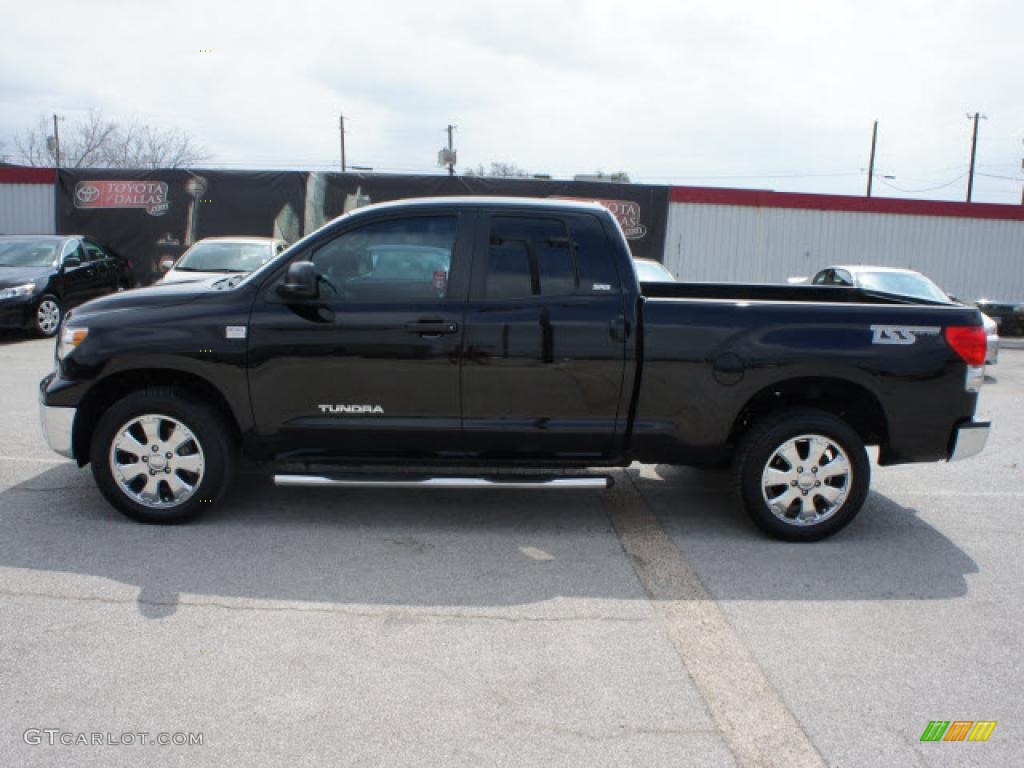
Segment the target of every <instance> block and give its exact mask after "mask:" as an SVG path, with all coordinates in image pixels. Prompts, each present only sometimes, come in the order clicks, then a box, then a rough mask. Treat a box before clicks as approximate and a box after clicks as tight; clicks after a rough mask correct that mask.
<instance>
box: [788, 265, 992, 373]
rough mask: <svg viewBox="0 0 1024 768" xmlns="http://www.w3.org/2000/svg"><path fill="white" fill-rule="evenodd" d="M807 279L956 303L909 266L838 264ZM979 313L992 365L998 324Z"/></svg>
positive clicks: (815, 283) (988, 361)
mask: <svg viewBox="0 0 1024 768" xmlns="http://www.w3.org/2000/svg"><path fill="white" fill-rule="evenodd" d="M790 282H791V283H792V282H796V280H795V279H794V278H790ZM811 282H812V283H813V284H814V285H845V286H855V287H857V288H861V289H863V290H865V291H881V292H882V293H894V294H897V295H898V296H909V297H910V298H912V299H924V300H926V301H941V302H943V303H944V304H959V303H960V302H958V301H956V300H955V299H953V298H951V297H950V296H949V294H947V293H946V292H945V291H943V290H942V289H941V288H939V286H937V285H936V284H935V283H933V282H932V281H931V280H929V279H928V278H927V277H925V276H924V275H922V274H921V273H920V272H915V271H914V270H912V269H898V268H896V267H869V266H864V265H859V264H858V265H841V266H834V267H826V268H825V269H823V270H821V271H820V272H818V274H816V275H815V276H814V277H813V279H812V280H811ZM980 314H981V321H982V323H983V324H984V326H985V336H986V337H987V345H986V351H985V362H986V363H987V364H988V365H995V364H996V362H997V361H998V360H999V326H998V325H997V324H996V321H995V320H993V319H992V318H991V317H989V316H988V315H986V314H985V313H984V312H981V313H980Z"/></svg>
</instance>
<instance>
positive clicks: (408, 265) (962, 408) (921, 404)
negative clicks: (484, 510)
mask: <svg viewBox="0 0 1024 768" xmlns="http://www.w3.org/2000/svg"><path fill="white" fill-rule="evenodd" d="M984 357H985V333H984V331H983V329H982V326H981V319H980V316H979V313H978V312H977V311H976V310H974V309H969V308H966V307H960V306H950V305H939V304H936V305H934V306H932V305H928V304H926V303H921V302H912V301H911V300H907V299H905V298H900V297H895V296H888V295H885V294H871V293H867V292H864V291H861V290H859V289H856V288H833V287H817V286H784V285H780V286H769V285H721V284H670V283H660V284H654V283H650V284H647V283H645V284H642V285H641V284H639V283H638V281H637V278H636V274H635V272H634V269H633V264H632V260H631V258H630V253H629V249H628V246H627V244H626V240H625V238H624V237H623V234H622V232H621V230H620V229H619V227H618V225H617V223H616V221H615V219H614V217H613V216H612V215H611V214H610V213H608V212H607V211H606V210H605V209H604V208H602V207H600V206H599V205H597V204H589V203H579V202H566V201H553V200H552V201H546V200H519V199H503V198H435V199H425V200H410V201H402V202H397V203H386V204H381V205H375V206H371V207H367V208H364V209H360V210H358V211H355V212H353V213H350V214H347V215H345V216H343V217H341V218H339V219H337V220H335V221H333V222H331V223H330V224H328V225H327V226H325V227H323V228H322V229H320V230H318V231H317V232H314V233H313V234H311V235H309V236H307V237H306V238H305V239H303V240H301V241H300V242H298V243H296V244H295V245H294V246H293V247H291V248H289V249H288V250H287V251H285V252H284V253H283V254H281V255H280V256H279V257H277V258H276V259H274V260H272V261H271V262H269V263H268V264H266V265H265V266H264V267H262V268H261V269H259V270H257V271H256V272H254V273H252V274H249V275H247V276H239V275H233V276H226V277H222V278H216V277H215V278H208V279H204V280H200V281H196V282H182V283H177V284H174V285H167V286H156V287H153V288H147V289H141V290H134V291H128V292H125V293H121V294H117V295H114V296H109V297H105V298H102V299H98V300H95V301H92V302H89V303H88V304H85V305H83V306H82V307H80V308H78V309H75V310H73V311H72V312H71V313H69V314H68V315H67V316H66V317H65V319H64V322H63V325H62V328H61V333H60V335H59V339H58V343H57V353H56V358H57V361H56V370H55V371H54V372H53V373H51V374H50V375H49V376H47V377H46V378H45V379H44V380H43V381H42V383H41V385H40V387H41V388H40V407H41V420H42V424H43V428H44V432H45V435H46V438H47V441H48V442H49V444H50V446H51V447H52V448H53V449H54V450H56V451H57V452H58V453H61V454H63V455H65V456H69V457H72V458H74V459H75V460H76V461H77V462H78V463H79V465H82V466H84V465H85V464H86V463H91V464H92V471H93V474H94V476H95V479H96V482H97V484H98V485H99V488H100V489H101V491H102V492H103V494H104V495H105V496H106V498H107V499H108V500H109V501H110V502H111V503H112V504H113V505H114V506H115V507H117V508H118V509H120V510H121V511H122V512H124V513H125V514H127V515H129V516H130V517H132V518H135V519H137V520H141V521H144V522H161V523H169V522H179V521H183V520H186V519H189V518H193V517H195V516H196V515H198V514H199V513H200V512H201V511H202V510H203V509H204V508H206V507H208V506H209V504H210V503H211V502H213V501H214V500H216V499H217V498H218V497H219V496H220V495H221V493H222V492H223V491H224V490H225V488H226V487H227V486H228V484H229V481H230V479H231V477H232V470H233V467H234V464H235V460H236V458H237V456H238V455H239V453H241V454H243V455H245V456H246V457H248V458H249V459H251V460H255V461H257V462H261V463H263V464H264V465H266V466H268V467H269V468H270V470H271V471H272V472H273V473H274V478H275V482H277V483H278V484H279V485H362V486H366V485H371V486H372V485H384V484H387V485H391V484H407V485H415V486H417V487H445V488H451V487H480V486H514V487H520V488H522V487H530V488H534V487H539V488H558V487H570V488H572V487H589V486H594V485H599V486H601V487H604V486H605V484H606V483H607V482H608V481H609V479H608V478H607V477H605V476H601V475H600V474H596V473H594V472H593V470H592V469H589V470H588V471H587V472H581V471H579V469H581V468H594V467H613V466H624V465H627V464H628V463H629V462H631V461H641V462H658V463H668V464H691V465H705V464H717V463H721V462H723V461H726V460H728V459H729V458H732V460H733V463H734V466H735V470H736V477H737V488H738V491H739V495H740V497H741V499H742V502H743V504H744V505H745V507H746V509H747V510H748V511H749V513H750V515H751V516H752V518H753V519H754V521H755V522H756V523H757V524H758V525H760V526H761V527H762V528H764V529H765V530H767V531H768V532H770V533H772V534H774V535H776V536H779V537H782V538H787V539H793V540H809V539H818V538H821V537H823V536H827V535H829V534H831V533H833V532H835V531H837V530H838V529H839V528H841V527H842V526H843V525H845V524H846V523H848V522H849V521H850V520H851V519H852V518H853V516H854V515H855V514H856V513H857V511H858V510H859V508H860V506H861V504H862V503H863V502H864V499H865V497H866V495H867V492H868V487H869V483H870V465H869V460H868V456H867V453H866V451H865V445H877V446H878V447H879V463H880V464H883V465H884V464H897V463H901V462H914V461H942V460H948V459H958V458H962V457H965V456H970V455H973V454H975V453H977V452H979V451H980V450H981V449H982V447H983V446H984V443H985V440H986V438H987V436H988V431H989V425H988V424H987V423H979V422H976V421H974V419H973V417H974V411H975V404H976V401H977V397H978V394H977V393H978V389H979V387H980V385H981V382H982V380H983V378H984V366H983V364H984ZM573 468H577V470H576V471H575V473H574V472H573Z"/></svg>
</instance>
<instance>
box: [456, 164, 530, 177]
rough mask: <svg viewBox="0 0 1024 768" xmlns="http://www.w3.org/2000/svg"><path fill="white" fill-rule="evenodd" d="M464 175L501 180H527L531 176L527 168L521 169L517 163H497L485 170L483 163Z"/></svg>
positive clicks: (469, 169)
mask: <svg viewBox="0 0 1024 768" xmlns="http://www.w3.org/2000/svg"><path fill="white" fill-rule="evenodd" d="M464 174H465V175H466V176H496V177H501V178H517V179H522V178H527V177H529V176H530V175H531V174H530V172H529V171H528V170H526V169H525V168H520V167H519V166H518V165H516V164H515V163H507V162H497V163H491V164H490V168H485V167H484V164H483V163H480V164H479V165H477V166H476V167H475V168H468V169H467V170H466V171H465V172H464Z"/></svg>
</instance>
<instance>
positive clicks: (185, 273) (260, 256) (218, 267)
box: [159, 237, 288, 283]
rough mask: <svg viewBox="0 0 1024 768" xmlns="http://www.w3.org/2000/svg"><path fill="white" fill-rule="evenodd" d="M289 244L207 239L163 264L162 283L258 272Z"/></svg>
mask: <svg viewBox="0 0 1024 768" xmlns="http://www.w3.org/2000/svg"><path fill="white" fill-rule="evenodd" d="M287 247H288V244H287V243H285V242H284V240H275V239H273V238H270V237H207V238H203V239H202V240H200V241H199V242H198V243H196V244H195V245H193V246H192V247H191V248H189V249H188V250H187V251H185V252H184V253H183V254H182V255H181V257H180V258H179V259H178V260H177V261H174V262H161V264H160V268H161V269H165V268H166V270H167V274H165V275H164V276H163V277H162V278H161V279H160V281H159V282H161V283H177V282H180V281H182V280H203V279H205V278H208V277H212V276H214V275H218V276H223V275H224V274H225V273H229V272H243V273H244V272H252V271H253V270H256V269H259V268H260V267H262V266H263V265H264V264H266V263H267V262H268V261H270V260H271V259H272V258H274V257H275V256H276V255H277V254H279V253H281V251H283V250H284V249H285V248H287Z"/></svg>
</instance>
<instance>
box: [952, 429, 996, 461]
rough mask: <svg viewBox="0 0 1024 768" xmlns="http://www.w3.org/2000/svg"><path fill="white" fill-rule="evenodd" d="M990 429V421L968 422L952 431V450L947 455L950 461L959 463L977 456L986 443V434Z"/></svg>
mask: <svg viewBox="0 0 1024 768" xmlns="http://www.w3.org/2000/svg"><path fill="white" fill-rule="evenodd" d="M991 429H992V422H990V421H968V422H967V423H965V424H961V425H960V426H958V427H956V428H955V429H954V431H953V448H952V450H951V451H950V453H949V460H950V461H960V460H961V459H968V458H970V457H971V456H977V455H978V454H979V453H981V451H982V450H983V449H984V448H985V443H987V442H988V433H989V432H990V431H991Z"/></svg>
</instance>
